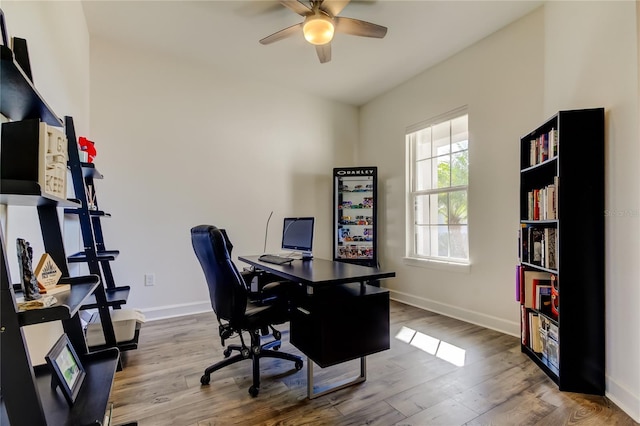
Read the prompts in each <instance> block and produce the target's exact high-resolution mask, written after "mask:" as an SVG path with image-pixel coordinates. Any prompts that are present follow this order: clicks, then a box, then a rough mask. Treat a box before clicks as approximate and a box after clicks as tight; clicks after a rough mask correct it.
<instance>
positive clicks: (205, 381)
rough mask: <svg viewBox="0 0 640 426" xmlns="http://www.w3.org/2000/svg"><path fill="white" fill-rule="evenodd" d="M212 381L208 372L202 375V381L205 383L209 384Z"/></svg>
mask: <svg viewBox="0 0 640 426" xmlns="http://www.w3.org/2000/svg"><path fill="white" fill-rule="evenodd" d="M210 381H211V376H209V375H207V374H203V375H202V377H200V383H202V384H203V385H208V384H209V382H210Z"/></svg>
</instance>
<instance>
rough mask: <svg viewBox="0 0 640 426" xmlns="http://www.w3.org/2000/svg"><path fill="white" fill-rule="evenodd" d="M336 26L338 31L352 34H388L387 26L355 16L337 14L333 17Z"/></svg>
mask: <svg viewBox="0 0 640 426" xmlns="http://www.w3.org/2000/svg"><path fill="white" fill-rule="evenodd" d="M333 21H334V22H335V26H336V32H340V33H344V34H351V35H355V36H361V37H373V38H383V37H384V36H385V35H387V27H383V26H382V25H377V24H372V23H371V22H366V21H360V20H359V19H353V18H342V17H340V16H336V17H335V18H333Z"/></svg>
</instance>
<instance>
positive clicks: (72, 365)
mask: <svg viewBox="0 0 640 426" xmlns="http://www.w3.org/2000/svg"><path fill="white" fill-rule="evenodd" d="M45 359H46V360H47V364H49V367H50V368H51V386H52V387H54V388H55V387H56V385H57V386H58V387H60V390H61V391H62V394H63V395H64V397H65V399H66V400H67V402H68V403H69V405H73V403H74V401H75V400H76V397H77V396H78V392H79V391H80V387H81V386H82V382H83V381H84V377H85V375H86V373H85V371H84V367H82V364H81V363H80V359H79V358H78V355H77V354H76V351H75V349H73V346H72V345H71V342H70V341H69V338H68V337H67V335H66V334H62V336H60V338H59V339H58V341H57V342H56V344H55V345H54V346H53V348H51V350H50V351H49V353H48V354H47V355H46V356H45Z"/></svg>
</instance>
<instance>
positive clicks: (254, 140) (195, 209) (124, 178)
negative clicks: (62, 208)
mask: <svg viewBox="0 0 640 426" xmlns="http://www.w3.org/2000/svg"><path fill="white" fill-rule="evenodd" d="M91 92H92V97H91V112H92V121H91V129H92V132H91V135H90V139H91V140H93V141H95V142H96V147H97V150H98V155H97V159H96V164H97V166H98V168H99V170H100V171H101V172H102V173H103V174H104V175H105V179H104V180H102V181H99V182H97V183H96V186H97V192H98V196H99V203H100V206H101V208H103V209H105V210H107V211H108V212H110V213H111V214H112V218H110V219H108V220H104V221H102V223H103V228H104V235H105V240H106V243H107V248H111V249H120V250H121V254H120V257H119V258H118V260H117V261H116V262H114V263H113V264H112V265H113V269H114V273H115V278H116V282H117V284H119V285H130V286H132V291H131V295H130V298H129V303H128V306H130V307H136V308H141V309H142V310H144V311H145V312H146V313H147V315H148V317H154V316H160V315H173V314H179V313H182V312H192V311H194V310H199V309H200V310H209V309H210V302H209V300H208V293H207V291H206V285H205V282H204V277H203V274H202V271H201V269H200V266H199V264H198V263H197V260H196V257H195V255H194V253H193V249H192V247H191V242H190V235H189V230H190V228H191V227H193V226H195V225H199V224H213V225H216V226H218V227H224V228H226V229H227V231H228V233H229V235H230V238H231V240H232V242H233V244H234V246H235V249H234V252H233V254H234V256H237V255H239V254H260V253H262V251H263V242H264V230H265V222H266V220H267V217H268V216H269V213H270V212H271V211H272V210H273V211H274V213H273V218H272V220H271V224H270V229H269V231H270V232H269V240H268V246H267V251H271V252H273V251H279V243H280V235H281V232H282V230H281V229H282V218H283V217H285V216H292V215H295V216H302V215H308V216H315V217H316V219H317V220H316V233H315V247H314V253H315V254H316V255H318V256H320V257H328V256H330V255H331V251H330V244H331V231H330V230H331V220H332V216H331V215H332V210H331V200H332V196H331V191H332V181H331V173H332V168H333V167H335V166H339V165H351V164H352V161H353V150H354V146H355V143H356V141H357V138H358V127H357V126H358V121H357V114H358V111H357V109H356V108H355V107H351V106H345V105H342V104H338V103H335V102H329V101H325V100H321V99H318V98H315V97H311V96H308V95H303V94H300V93H296V92H292V91H289V90H286V89H282V88H280V87H273V86H267V85H264V84H259V83H254V82H252V81H248V80H246V79H240V78H237V77H235V76H233V75H227V74H225V73H222V72H218V71H217V70H215V69H211V68H209V67H205V66H200V65H199V64H198V63H185V62H182V61H173V60H168V58H167V57H166V56H165V55H163V54H162V53H153V52H149V51H141V50H136V49H135V48H131V47H128V46H120V45H114V44H111V42H106V41H104V40H99V39H92V40H91ZM240 265H241V264H238V266H240ZM245 266H246V265H245ZM145 273H153V274H155V276H156V285H155V286H153V287H145V286H144V285H143V281H144V280H143V277H144V274H145Z"/></svg>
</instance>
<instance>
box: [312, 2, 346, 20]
mask: <svg viewBox="0 0 640 426" xmlns="http://www.w3.org/2000/svg"><path fill="white" fill-rule="evenodd" d="M350 1H351V0H324V1H323V2H322V3H321V4H320V10H323V11H325V12H327V13H328V14H329V16H332V17H333V16H336V15H338V13H340V12H342V9H344V7H345V6H346V5H348V4H349V2H350Z"/></svg>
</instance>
